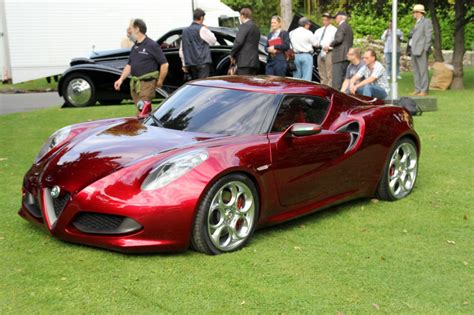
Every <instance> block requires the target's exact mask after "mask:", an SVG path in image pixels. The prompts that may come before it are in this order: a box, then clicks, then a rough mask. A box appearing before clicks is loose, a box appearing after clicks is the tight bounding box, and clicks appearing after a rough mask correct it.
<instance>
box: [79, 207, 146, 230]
mask: <svg viewBox="0 0 474 315" xmlns="http://www.w3.org/2000/svg"><path fill="white" fill-rule="evenodd" d="M72 225H73V226H74V227H75V228H76V229H78V230H79V231H81V232H84V233H90V234H125V233H131V232H135V231H138V230H140V229H141V228H142V226H141V225H140V224H139V223H138V222H136V221H135V220H133V219H131V218H127V217H123V216H120V215H113V214H103V213H93V212H81V213H79V214H78V215H77V216H76V217H75V219H74V221H73V223H72Z"/></svg>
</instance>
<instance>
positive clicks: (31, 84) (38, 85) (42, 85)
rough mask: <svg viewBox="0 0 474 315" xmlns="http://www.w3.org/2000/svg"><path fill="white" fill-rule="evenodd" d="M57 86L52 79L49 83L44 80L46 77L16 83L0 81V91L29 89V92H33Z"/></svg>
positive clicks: (52, 88)
mask: <svg viewBox="0 0 474 315" xmlns="http://www.w3.org/2000/svg"><path fill="white" fill-rule="evenodd" d="M57 88H58V83H57V82H54V80H51V83H48V82H47V81H46V78H41V79H37V80H31V81H26V82H22V83H17V84H3V83H0V93H2V92H13V91H17V90H22V91H30V92H35V91H40V92H43V91H48V90H54V91H55V90H57Z"/></svg>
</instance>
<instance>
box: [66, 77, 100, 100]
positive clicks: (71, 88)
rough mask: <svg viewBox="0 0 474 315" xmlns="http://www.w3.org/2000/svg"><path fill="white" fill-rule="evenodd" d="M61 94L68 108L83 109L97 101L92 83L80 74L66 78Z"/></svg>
mask: <svg viewBox="0 0 474 315" xmlns="http://www.w3.org/2000/svg"><path fill="white" fill-rule="evenodd" d="M62 92H63V97H64V100H65V101H66V104H67V105H69V106H74V107H84V106H89V105H94V104H95V102H96V101H97V98H96V92H95V86H94V83H93V82H92V80H91V79H90V78H89V77H88V76H87V75H85V74H82V73H75V74H72V75H70V76H68V77H67V78H66V80H65V82H64V85H63V91H62Z"/></svg>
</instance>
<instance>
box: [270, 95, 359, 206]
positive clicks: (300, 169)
mask: <svg viewBox="0 0 474 315" xmlns="http://www.w3.org/2000/svg"><path fill="white" fill-rule="evenodd" d="M329 103H330V102H329V100H327V99H324V98H320V97H314V96H311V97H310V96H286V97H285V98H284V99H283V101H282V103H281V105H280V108H279V110H278V113H277V116H276V118H275V120H274V123H273V126H272V130H271V133H270V134H269V140H270V147H271V156H272V170H273V174H274V178H275V182H276V187H277V189H278V196H279V200H280V203H281V204H282V205H283V206H291V205H296V204H300V203H305V202H317V201H321V200H324V199H327V198H329V197H331V196H336V195H338V194H339V193H340V192H341V189H343V188H342V187H341V185H339V184H340V183H342V182H344V181H345V180H347V176H348V175H349V174H347V172H346V171H347V170H345V169H344V168H340V167H339V166H340V165H339V163H338V161H339V160H340V158H341V157H342V156H343V155H344V153H345V152H346V149H347V148H348V146H349V145H350V141H351V137H350V135H349V134H348V133H346V132H342V133H341V132H336V131H332V130H324V129H323V130H321V132H320V133H318V134H313V135H308V136H294V135H291V134H290V133H289V132H288V128H290V127H291V126H292V125H293V124H295V123H314V124H319V125H320V124H321V123H322V121H323V119H324V118H325V116H326V114H327V111H328V109H329ZM285 130H286V131H287V132H286V133H285ZM349 176H350V175H349Z"/></svg>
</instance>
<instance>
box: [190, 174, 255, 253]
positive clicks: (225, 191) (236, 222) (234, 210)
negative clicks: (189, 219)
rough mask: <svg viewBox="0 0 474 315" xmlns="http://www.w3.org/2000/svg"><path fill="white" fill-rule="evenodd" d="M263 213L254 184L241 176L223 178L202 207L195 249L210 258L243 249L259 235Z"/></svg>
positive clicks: (196, 225) (194, 236)
mask: <svg viewBox="0 0 474 315" xmlns="http://www.w3.org/2000/svg"><path fill="white" fill-rule="evenodd" d="M239 209H240V210H239ZM259 210H260V209H259V196H258V193H257V189H256V187H255V184H254V183H253V182H252V180H250V179H249V178H248V177H247V176H245V175H242V174H237V173H236V174H230V175H227V176H224V177H222V178H221V179H219V180H218V181H217V182H215V183H214V184H213V185H212V186H211V188H210V189H209V190H208V191H207V193H206V194H205V195H204V197H203V198H202V200H201V202H200V204H199V208H198V210H197V214H196V218H195V219H194V224H193V231H192V235H191V244H192V246H193V248H194V249H195V250H196V251H199V252H202V253H205V254H208V255H217V254H222V253H226V252H232V251H236V250H239V249H242V248H243V247H244V246H245V245H246V244H247V243H248V241H249V240H250V238H251V237H252V235H253V233H254V231H255V227H256V225H257V220H258V214H259Z"/></svg>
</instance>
